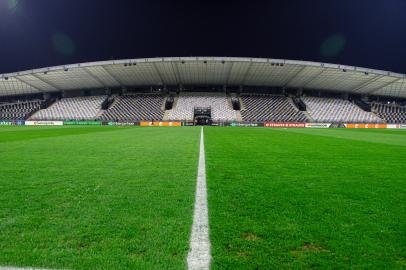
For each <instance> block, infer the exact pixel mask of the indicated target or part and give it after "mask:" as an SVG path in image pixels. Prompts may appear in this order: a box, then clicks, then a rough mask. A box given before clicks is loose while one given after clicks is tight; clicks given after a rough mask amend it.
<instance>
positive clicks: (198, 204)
mask: <svg viewBox="0 0 406 270" xmlns="http://www.w3.org/2000/svg"><path fill="white" fill-rule="evenodd" d="M210 260H211V256H210V239H209V218H208V205H207V185H206V160H205V154H204V131H203V128H202V129H201V135H200V154H199V168H198V175H197V184H196V198H195V208H194V214H193V227H192V235H191V239H190V251H189V254H188V257H187V263H188V269H189V270H194V269H209V268H210Z"/></svg>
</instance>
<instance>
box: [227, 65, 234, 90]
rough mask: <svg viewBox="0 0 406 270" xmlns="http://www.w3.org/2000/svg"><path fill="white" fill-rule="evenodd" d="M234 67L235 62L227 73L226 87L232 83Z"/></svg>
mask: <svg viewBox="0 0 406 270" xmlns="http://www.w3.org/2000/svg"><path fill="white" fill-rule="evenodd" d="M233 67H234V62H232V63H231V65H230V68H229V69H228V71H227V77H226V85H228V84H229V83H230V77H231V71H232V70H233Z"/></svg>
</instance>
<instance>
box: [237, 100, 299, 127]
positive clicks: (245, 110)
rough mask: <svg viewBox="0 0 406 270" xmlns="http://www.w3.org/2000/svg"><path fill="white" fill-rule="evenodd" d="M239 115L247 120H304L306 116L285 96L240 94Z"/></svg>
mask: <svg viewBox="0 0 406 270" xmlns="http://www.w3.org/2000/svg"><path fill="white" fill-rule="evenodd" d="M241 101H242V109H241V116H242V119H243V120H244V121H248V122H265V121H269V122H306V121H307V117H306V116H305V115H304V114H303V112H301V111H299V110H297V109H296V108H295V107H294V106H293V104H292V103H290V102H289V100H288V98H287V97H285V96H271V95H261V94H243V95H241Z"/></svg>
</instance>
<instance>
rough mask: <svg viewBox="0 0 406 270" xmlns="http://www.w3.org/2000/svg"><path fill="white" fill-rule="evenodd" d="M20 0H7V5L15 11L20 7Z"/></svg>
mask: <svg viewBox="0 0 406 270" xmlns="http://www.w3.org/2000/svg"><path fill="white" fill-rule="evenodd" d="M18 3H19V1H18V0H7V7H8V9H9V10H10V11H12V12H14V11H16V10H17V8H18Z"/></svg>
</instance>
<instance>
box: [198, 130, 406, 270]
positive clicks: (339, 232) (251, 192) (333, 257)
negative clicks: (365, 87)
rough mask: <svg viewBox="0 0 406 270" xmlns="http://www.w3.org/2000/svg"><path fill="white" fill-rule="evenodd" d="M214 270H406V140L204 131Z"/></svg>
mask: <svg viewBox="0 0 406 270" xmlns="http://www.w3.org/2000/svg"><path fill="white" fill-rule="evenodd" d="M205 144H206V166H207V173H208V178H207V179H208V200H209V221H210V238H211V241H212V256H213V263H212V269H281V268H282V269H292V268H293V269H308V268H314V269H405V268H406V179H405V171H406V131H405V130H403V131H401V130H396V131H395V130H393V131H389V130H342V129H332V130H318V129H261V128H205Z"/></svg>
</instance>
